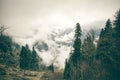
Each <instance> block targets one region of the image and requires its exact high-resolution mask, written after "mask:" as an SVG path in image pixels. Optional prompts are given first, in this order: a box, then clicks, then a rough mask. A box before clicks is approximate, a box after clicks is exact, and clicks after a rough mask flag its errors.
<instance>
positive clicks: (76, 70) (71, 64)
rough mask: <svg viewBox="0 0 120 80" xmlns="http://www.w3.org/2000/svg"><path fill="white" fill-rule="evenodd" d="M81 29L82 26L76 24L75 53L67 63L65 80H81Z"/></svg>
mask: <svg viewBox="0 0 120 80" xmlns="http://www.w3.org/2000/svg"><path fill="white" fill-rule="evenodd" d="M81 32H82V31H81V27H80V24H79V23H77V24H76V28H75V37H74V38H75V40H74V44H73V52H72V53H71V54H70V58H69V60H68V62H66V66H65V71H64V78H65V80H81V68H80V59H81Z"/></svg>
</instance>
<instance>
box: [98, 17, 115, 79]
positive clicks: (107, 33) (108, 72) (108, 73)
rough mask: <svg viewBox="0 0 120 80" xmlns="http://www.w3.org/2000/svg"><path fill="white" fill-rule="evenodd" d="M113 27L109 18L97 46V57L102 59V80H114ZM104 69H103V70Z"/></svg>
mask: <svg viewBox="0 0 120 80" xmlns="http://www.w3.org/2000/svg"><path fill="white" fill-rule="evenodd" d="M113 45H114V39H113V29H112V24H111V21H110V19H108V20H107V22H106V25H105V28H104V29H102V30H101V33H100V38H99V42H98V47H97V58H98V60H99V61H100V63H101V64H100V66H99V67H100V68H101V69H100V71H99V74H100V76H99V77H100V78H99V79H100V80H101V79H102V80H112V78H111V77H112V76H113V75H112V72H113V63H112V62H113V60H112V55H113V49H114V46H113ZM101 70H102V71H101Z"/></svg>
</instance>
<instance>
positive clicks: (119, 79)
mask: <svg viewBox="0 0 120 80" xmlns="http://www.w3.org/2000/svg"><path fill="white" fill-rule="evenodd" d="M114 26H115V28H114V29H115V36H114V38H115V50H114V54H113V59H114V65H115V66H114V67H115V73H114V75H115V77H114V78H115V79H114V80H120V76H119V74H120V9H119V10H118V11H117V12H116V15H115V20H114Z"/></svg>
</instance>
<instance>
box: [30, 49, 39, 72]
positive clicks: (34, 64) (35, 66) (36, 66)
mask: <svg viewBox="0 0 120 80" xmlns="http://www.w3.org/2000/svg"><path fill="white" fill-rule="evenodd" d="M31 57H32V60H31V65H30V66H31V69H32V70H39V56H38V54H37V52H36V51H35V48H34V47H33V50H32V55H31Z"/></svg>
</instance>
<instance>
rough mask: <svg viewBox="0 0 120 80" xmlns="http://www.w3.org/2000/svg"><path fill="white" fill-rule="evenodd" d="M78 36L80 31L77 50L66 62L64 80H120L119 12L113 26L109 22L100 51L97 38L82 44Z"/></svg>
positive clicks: (99, 41) (101, 36)
mask: <svg viewBox="0 0 120 80" xmlns="http://www.w3.org/2000/svg"><path fill="white" fill-rule="evenodd" d="M77 26H78V25H76V27H77ZM76 31H78V32H77V33H76ZM79 32H80V29H79V28H76V30H75V40H74V45H73V48H74V50H73V51H72V53H70V58H69V59H68V60H66V62H65V69H64V74H63V75H64V79H65V80H120V10H119V11H118V12H117V13H116V15H115V20H114V21H113V25H112V22H111V21H110V19H108V20H107V21H106V25H105V28H103V29H102V30H101V32H100V36H99V40H98V43H97V47H95V44H94V40H95V39H94V34H88V35H87V36H86V39H84V41H83V44H81V42H80V36H81V34H80V33H79ZM78 36H79V38H78ZM81 45H82V47H81Z"/></svg>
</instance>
